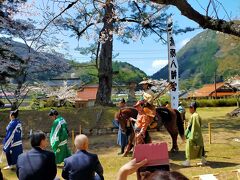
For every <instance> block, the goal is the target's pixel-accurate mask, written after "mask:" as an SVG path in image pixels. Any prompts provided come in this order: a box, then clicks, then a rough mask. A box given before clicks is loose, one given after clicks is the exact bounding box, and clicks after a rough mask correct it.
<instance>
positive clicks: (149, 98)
mask: <svg viewBox="0 0 240 180" xmlns="http://www.w3.org/2000/svg"><path fill="white" fill-rule="evenodd" d="M139 84H141V85H142V88H143V90H144V92H143V94H142V100H143V101H144V109H143V110H144V112H145V113H146V114H147V115H148V116H149V117H150V119H151V123H152V122H153V119H154V117H155V115H156V108H155V105H154V100H155V99H154V98H155V94H154V92H153V91H152V90H151V87H152V86H153V82H152V80H150V79H146V78H145V79H144V80H143V81H141V82H140V83H139ZM156 125H157V123H154V124H151V127H152V126H156ZM153 128H154V127H153Z"/></svg>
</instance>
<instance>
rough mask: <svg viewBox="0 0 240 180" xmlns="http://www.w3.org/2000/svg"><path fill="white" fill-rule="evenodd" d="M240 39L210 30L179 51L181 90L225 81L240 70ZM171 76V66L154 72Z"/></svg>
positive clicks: (158, 76) (159, 76) (155, 75)
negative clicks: (169, 71) (169, 69)
mask: <svg viewBox="0 0 240 180" xmlns="http://www.w3.org/2000/svg"><path fill="white" fill-rule="evenodd" d="M239 42H240V38H238V37H235V36H230V35H226V34H223V33H219V32H216V31H211V30H206V31H204V32H202V33H200V34H198V35H196V36H195V37H194V38H192V39H191V40H190V41H189V42H188V43H187V44H186V45H185V46H184V47H183V48H182V49H180V50H179V51H178V53H177V60H178V64H179V77H180V89H190V88H193V87H194V88H199V87H201V86H202V85H203V84H207V83H213V82H214V77H215V72H216V80H217V81H223V80H224V79H227V78H229V77H231V76H234V75H237V74H239V72H240V43H239ZM152 78H154V79H159V78H163V79H168V66H165V67H164V68H163V69H161V70H159V71H158V72H156V73H155V74H153V75H152Z"/></svg>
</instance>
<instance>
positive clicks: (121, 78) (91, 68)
mask: <svg viewBox="0 0 240 180" xmlns="http://www.w3.org/2000/svg"><path fill="white" fill-rule="evenodd" d="M70 67H71V69H70V70H69V71H68V72H67V74H71V75H72V77H79V78H80V79H81V80H82V81H83V82H85V83H98V76H97V69H96V66H95V62H88V63H77V62H74V61H71V62H70ZM112 67H113V83H115V84H126V83H129V82H140V81H141V80H142V79H143V77H147V75H146V73H144V72H143V71H142V70H140V69H139V68H136V67H134V66H133V65H131V64H129V63H126V62H118V61H113V62H112Z"/></svg>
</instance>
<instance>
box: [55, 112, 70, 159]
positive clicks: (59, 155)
mask: <svg viewBox="0 0 240 180" xmlns="http://www.w3.org/2000/svg"><path fill="white" fill-rule="evenodd" d="M67 141H68V131H67V124H66V121H65V120H64V119H63V118H62V117H61V116H58V117H57V119H55V120H54V122H53V125H52V128H51V133H50V143H51V147H52V149H53V151H54V153H55V156H56V163H57V164H59V163H61V162H63V160H64V159H65V158H66V157H69V156H70V155H71V153H70V150H69V149H68V146H67Z"/></svg>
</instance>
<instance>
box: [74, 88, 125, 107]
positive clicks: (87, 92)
mask: <svg viewBox="0 0 240 180" xmlns="http://www.w3.org/2000/svg"><path fill="white" fill-rule="evenodd" d="M97 91H98V84H92V85H85V86H84V87H82V88H80V89H79V90H77V95H76V98H75V107H76V108H84V107H92V106H94V104H95V100H96V96H97ZM128 91H129V89H128V87H127V86H126V85H113V87H112V94H113V95H116V96H117V97H120V96H118V95H124V96H128V94H127V93H128Z"/></svg>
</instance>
